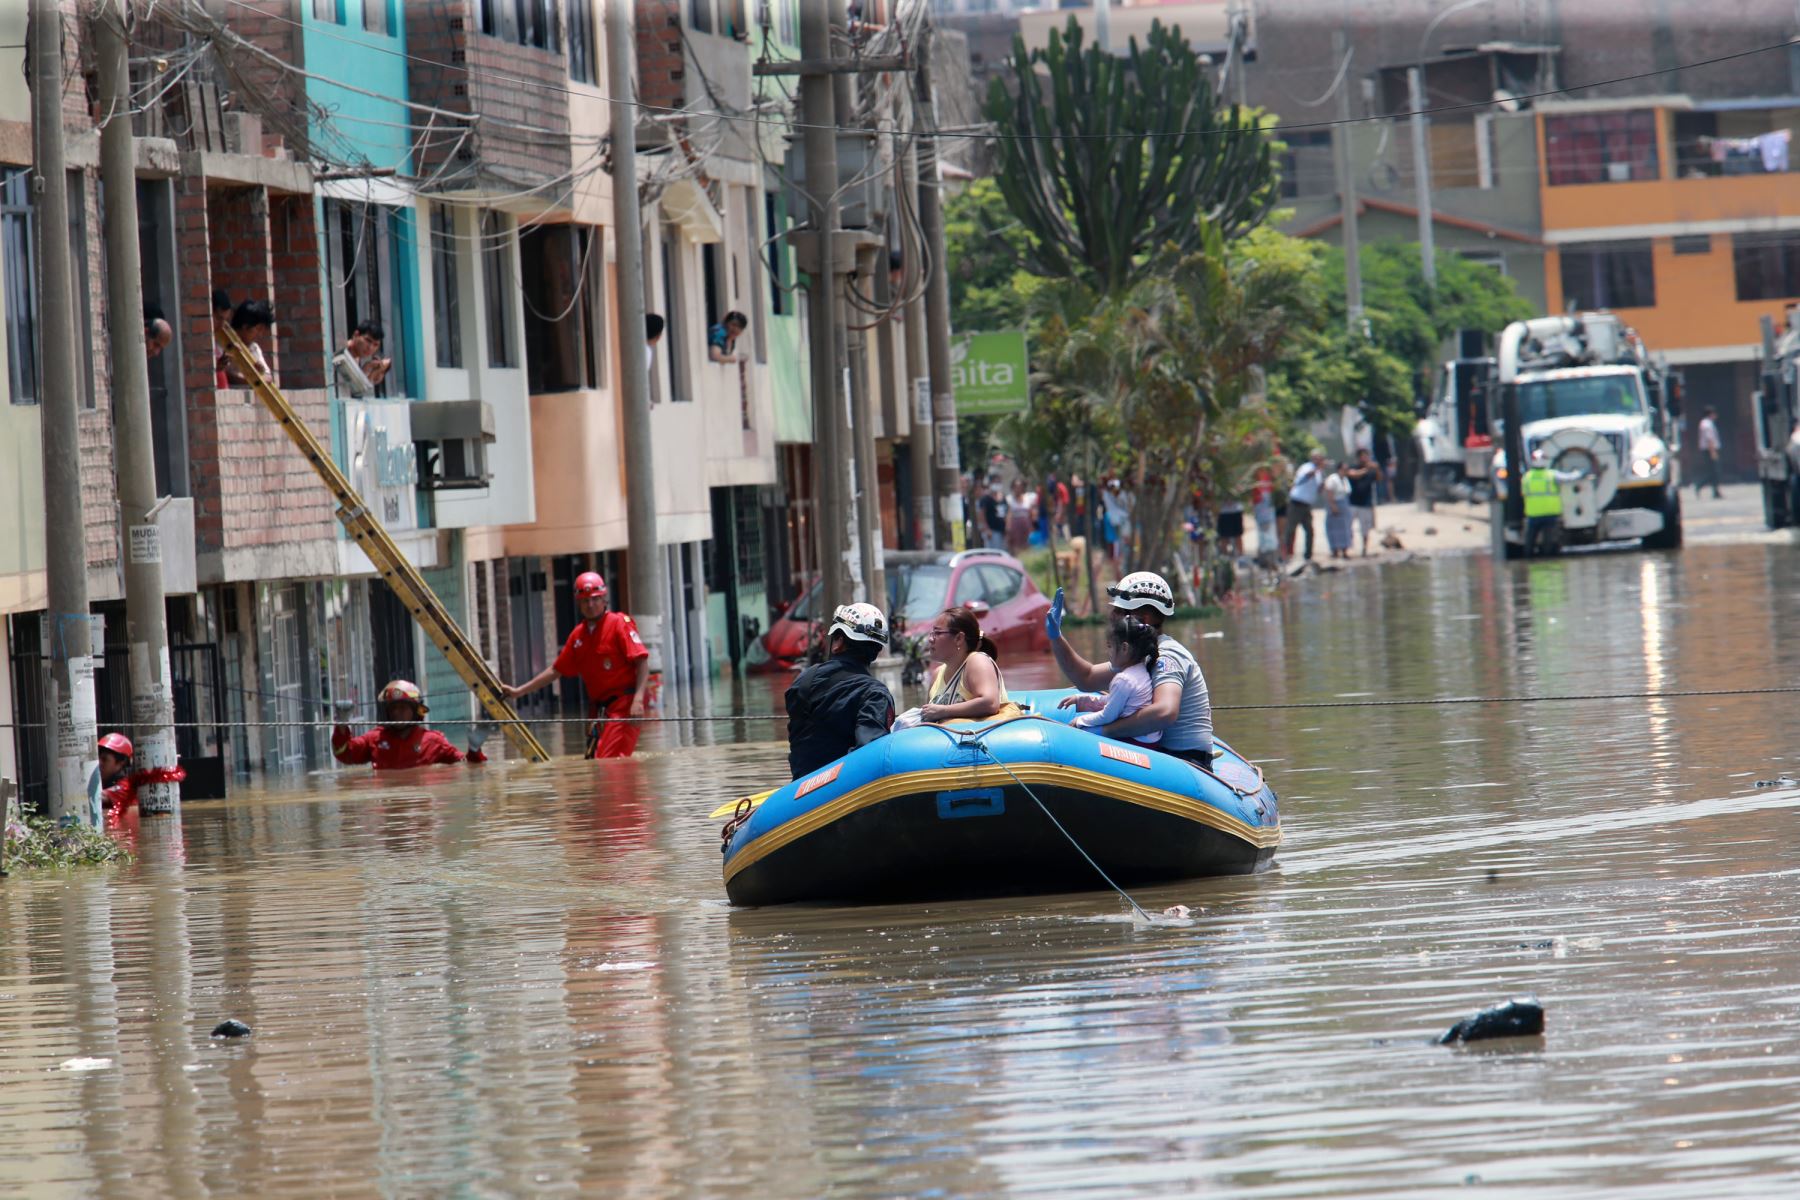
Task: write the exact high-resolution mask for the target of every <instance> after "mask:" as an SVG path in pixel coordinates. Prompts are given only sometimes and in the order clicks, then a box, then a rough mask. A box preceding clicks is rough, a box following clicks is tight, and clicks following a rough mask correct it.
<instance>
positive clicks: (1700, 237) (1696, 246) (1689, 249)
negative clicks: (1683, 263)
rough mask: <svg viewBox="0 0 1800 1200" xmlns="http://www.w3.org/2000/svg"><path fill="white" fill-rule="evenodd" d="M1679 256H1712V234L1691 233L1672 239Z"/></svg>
mask: <svg viewBox="0 0 1800 1200" xmlns="http://www.w3.org/2000/svg"><path fill="white" fill-rule="evenodd" d="M1672 240H1673V242H1674V243H1675V253H1677V254H1711V253H1712V234H1710V233H1691V234H1684V235H1682V236H1680V237H1677V238H1674V239H1672Z"/></svg>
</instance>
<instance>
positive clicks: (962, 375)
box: [950, 329, 1031, 417]
mask: <svg viewBox="0 0 1800 1200" xmlns="http://www.w3.org/2000/svg"><path fill="white" fill-rule="evenodd" d="M1027 362H1028V360H1027V358H1026V354H1025V334H1024V333H1023V332H1021V331H1019V330H1016V329H1011V330H1007V331H1005V332H1004V333H961V334H957V335H956V336H955V337H954V338H952V339H951V342H950V380H951V383H952V384H953V385H954V387H955V390H956V415H957V416H959V417H968V416H978V417H981V416H991V415H993V414H995V413H1008V412H1017V411H1019V410H1020V409H1022V408H1024V407H1025V406H1026V404H1027V403H1028V402H1029V401H1030V399H1031V385H1030V379H1029V374H1030V372H1029V369H1028V366H1027Z"/></svg>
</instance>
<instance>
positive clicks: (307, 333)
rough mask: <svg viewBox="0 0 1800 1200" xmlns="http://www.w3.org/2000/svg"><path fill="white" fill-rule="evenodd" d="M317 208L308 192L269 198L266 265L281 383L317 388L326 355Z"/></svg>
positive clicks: (328, 351)
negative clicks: (272, 289)
mask: <svg viewBox="0 0 1800 1200" xmlns="http://www.w3.org/2000/svg"><path fill="white" fill-rule="evenodd" d="M317 213H318V207H317V204H316V202H315V201H314V199H313V198H312V197H311V196H274V197H271V198H270V200H269V266H270V271H271V274H272V275H273V277H274V280H275V300H274V303H275V344H276V345H277V346H278V347H279V348H280V351H281V386H282V387H284V388H322V387H324V386H325V384H326V378H325V376H326V364H327V362H328V361H329V360H330V357H331V349H329V348H328V347H327V344H326V338H325V296H324V289H323V287H322V286H321V282H320V281H321V279H322V278H323V276H322V274H321V265H320V263H319V228H318V219H317Z"/></svg>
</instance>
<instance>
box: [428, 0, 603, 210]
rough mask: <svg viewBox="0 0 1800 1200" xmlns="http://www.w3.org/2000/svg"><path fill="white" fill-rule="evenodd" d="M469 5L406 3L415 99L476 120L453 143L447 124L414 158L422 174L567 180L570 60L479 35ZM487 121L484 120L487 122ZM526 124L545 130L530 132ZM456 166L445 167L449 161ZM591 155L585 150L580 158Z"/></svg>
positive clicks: (458, 0) (461, 1) (460, 0)
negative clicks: (494, 174)
mask: <svg viewBox="0 0 1800 1200" xmlns="http://www.w3.org/2000/svg"><path fill="white" fill-rule="evenodd" d="M480 28H481V26H480V23H479V21H478V20H477V18H476V15H475V12H474V10H473V8H472V6H471V5H470V4H469V3H468V2H467V0H450V2H449V3H444V4H433V5H409V6H407V12H406V39H407V52H408V53H409V54H411V55H413V61H412V63H411V65H410V66H409V68H408V72H407V83H408V86H409V88H410V90H411V93H412V98H413V100H415V101H416V102H418V103H421V104H428V105H432V106H434V107H437V108H441V109H445V110H446V111H449V112H456V113H468V114H470V115H471V116H473V117H474V118H475V124H474V132H473V133H472V134H471V135H470V136H469V137H468V138H467V139H464V140H463V141H462V142H461V144H460V145H458V141H457V138H456V137H455V136H454V132H452V133H450V134H448V135H447V134H446V132H445V127H444V123H443V122H440V123H439V124H440V128H438V129H436V130H434V131H433V134H432V136H431V138H430V139H429V140H428V141H427V140H426V139H425V138H424V137H422V136H421V138H420V139H419V141H418V142H417V143H416V144H415V147H414V153H415V155H416V157H417V158H418V161H419V170H420V171H421V172H423V173H425V174H428V175H429V174H432V173H434V172H438V171H440V170H441V171H443V172H444V173H445V175H447V176H454V175H455V174H456V173H458V172H460V171H470V172H473V171H476V170H480V169H484V168H485V169H491V170H495V171H498V172H501V173H502V174H503V175H505V176H507V177H509V178H512V179H515V180H517V181H519V182H521V183H524V184H526V185H527V186H530V185H533V184H537V183H542V182H546V181H548V180H551V179H556V178H558V177H560V176H563V175H567V174H568V173H569V171H570V169H571V164H572V163H573V162H574V161H575V158H576V157H577V156H576V155H573V154H572V153H571V147H570V144H569V136H568V129H569V98H568V94H567V93H566V92H565V91H563V90H562V89H564V88H566V87H567V86H568V82H569V71H568V60H567V58H566V57H565V56H564V54H563V52H562V51H560V50H559V51H554V52H553V51H549V50H540V49H538V48H536V47H534V46H516V45H513V44H512V43H511V42H507V41H503V40H502V39H500V38H496V37H489V36H488V35H486V34H484V33H481V32H480ZM484 118H485V119H484ZM518 126H529V127H533V128H535V129H538V130H543V131H545V132H531V131H529V130H527V129H521V128H517V127H518ZM453 150H454V151H455V153H456V160H455V161H454V162H451V163H449V164H448V165H446V163H445V160H446V158H447V157H448V156H449V155H450V154H451V153H452V151H453ZM590 155H591V148H586V147H584V153H583V154H582V155H581V156H580V157H584V158H585V157H588V156H590Z"/></svg>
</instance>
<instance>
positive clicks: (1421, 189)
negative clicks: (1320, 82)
mask: <svg viewBox="0 0 1800 1200" xmlns="http://www.w3.org/2000/svg"><path fill="white" fill-rule="evenodd" d="M1424 76H1425V72H1424V70H1423V69H1422V68H1420V67H1408V68H1407V69H1406V90H1407V94H1408V96H1409V97H1410V98H1411V102H1412V152H1413V153H1412V156H1413V192H1414V195H1415V196H1416V198H1417V204H1418V206H1419V258H1420V261H1421V263H1422V264H1423V267H1424V271H1425V286H1426V287H1436V286H1437V247H1436V245H1435V244H1434V241H1433V236H1434V234H1435V233H1436V229H1435V228H1434V225H1433V222H1432V219H1431V150H1430V147H1428V146H1427V145H1426V142H1425V79H1424Z"/></svg>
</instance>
